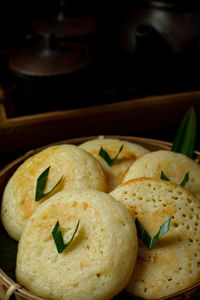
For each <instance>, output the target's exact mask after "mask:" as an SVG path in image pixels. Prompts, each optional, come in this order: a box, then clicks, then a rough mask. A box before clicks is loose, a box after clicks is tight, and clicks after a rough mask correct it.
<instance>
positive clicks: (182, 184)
mask: <svg viewBox="0 0 200 300" xmlns="http://www.w3.org/2000/svg"><path fill="white" fill-rule="evenodd" d="M188 181H189V171H188V172H187V173H186V174H185V177H184V179H183V181H182V182H181V184H180V185H181V186H185V185H186V183H187V182H188Z"/></svg>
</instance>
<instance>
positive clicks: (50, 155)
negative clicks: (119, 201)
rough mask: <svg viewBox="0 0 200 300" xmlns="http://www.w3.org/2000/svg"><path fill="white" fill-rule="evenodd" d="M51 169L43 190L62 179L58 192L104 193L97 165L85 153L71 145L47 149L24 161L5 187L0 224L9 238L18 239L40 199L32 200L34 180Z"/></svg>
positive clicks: (91, 157) (92, 158) (102, 181)
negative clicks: (79, 189)
mask: <svg viewBox="0 0 200 300" xmlns="http://www.w3.org/2000/svg"><path fill="white" fill-rule="evenodd" d="M49 166H51V168H50V171H49V175H48V179H47V183H46V187H45V191H44V192H48V191H50V190H51V189H52V188H53V187H54V186H55V184H56V183H57V182H58V181H59V179H60V178H61V177H62V176H63V179H62V181H61V183H60V184H59V185H58V187H57V189H56V191H58V190H59V189H68V188H85V187H86V188H94V189H97V190H101V191H105V189H106V186H105V185H106V183H105V176H104V173H103V170H102V168H101V166H100V164H99V163H98V162H97V161H96V159H95V158H94V157H93V156H92V155H90V154H89V153H88V152H86V151H85V150H83V149H81V148H79V147H77V146H74V145H57V146H51V147H48V148H46V149H44V150H42V151H41V152H39V153H37V154H35V155H33V156H32V157H30V158H28V159H27V160H26V161H25V162H24V163H23V164H22V165H21V166H20V167H19V168H18V169H17V170H16V171H15V173H14V174H13V176H12V177H11V178H10V180H9V182H8V183H7V185H6V188H5V191H4V194H3V199H2V209H1V220H2V223H3V225H4V227H5V229H6V230H7V232H8V233H9V235H10V236H11V237H12V238H14V239H16V240H19V238H20V236H21V233H22V230H23V228H24V226H25V224H26V222H27V220H28V219H29V217H30V216H31V215H32V213H33V211H34V210H35V209H36V208H37V207H38V205H40V203H41V202H42V201H43V200H40V201H38V202H37V201H35V190H36V183H37V178H38V177H39V176H40V174H41V173H42V172H43V171H44V170H45V169H46V168H48V167H49Z"/></svg>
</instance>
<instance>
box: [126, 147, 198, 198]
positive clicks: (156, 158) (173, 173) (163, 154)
mask: <svg viewBox="0 0 200 300" xmlns="http://www.w3.org/2000/svg"><path fill="white" fill-rule="evenodd" d="M161 171H163V172H164V174H165V175H166V176H167V178H168V179H169V180H170V181H172V182H175V183H177V184H181V182H182V181H183V179H184V176H185V174H186V173H187V172H189V181H188V182H187V183H186V185H185V187H186V188H188V189H189V190H190V191H191V192H193V193H195V195H196V196H197V197H198V198H200V166H199V165H198V164H197V163H196V162H195V161H193V160H192V159H191V158H189V157H187V156H185V155H184V154H181V153H175V152H172V151H167V150H159V151H155V152H149V153H146V154H145V155H143V156H141V157H140V158H139V159H137V161H136V162H135V163H134V164H133V165H132V166H131V167H130V168H129V170H128V171H127V173H126V174H125V176H124V177H123V179H122V183H124V182H126V181H128V180H130V179H134V178H141V177H153V178H160V176H161Z"/></svg>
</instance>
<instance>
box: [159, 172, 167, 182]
mask: <svg viewBox="0 0 200 300" xmlns="http://www.w3.org/2000/svg"><path fill="white" fill-rule="evenodd" d="M160 179H162V180H165V181H169V178H168V177H167V176H166V175H165V173H164V172H163V171H161V175H160Z"/></svg>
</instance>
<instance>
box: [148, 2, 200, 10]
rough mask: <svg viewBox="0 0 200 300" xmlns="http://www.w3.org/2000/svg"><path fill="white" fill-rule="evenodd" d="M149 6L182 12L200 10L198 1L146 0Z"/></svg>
mask: <svg viewBox="0 0 200 300" xmlns="http://www.w3.org/2000/svg"><path fill="white" fill-rule="evenodd" d="M145 2H147V3H148V4H150V5H151V6H154V7H160V8H178V9H181V10H196V9H199V8H200V3H199V1H196V0H145Z"/></svg>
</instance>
